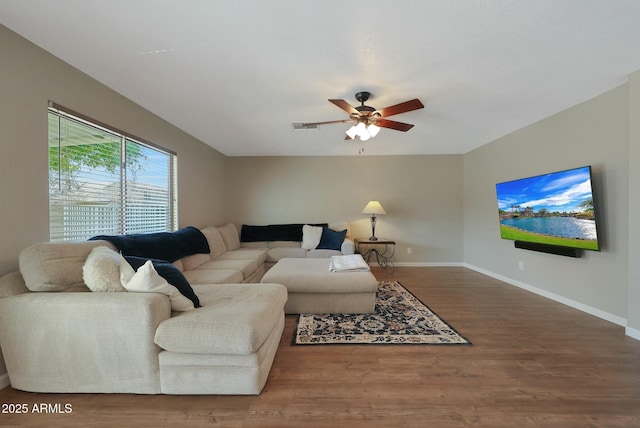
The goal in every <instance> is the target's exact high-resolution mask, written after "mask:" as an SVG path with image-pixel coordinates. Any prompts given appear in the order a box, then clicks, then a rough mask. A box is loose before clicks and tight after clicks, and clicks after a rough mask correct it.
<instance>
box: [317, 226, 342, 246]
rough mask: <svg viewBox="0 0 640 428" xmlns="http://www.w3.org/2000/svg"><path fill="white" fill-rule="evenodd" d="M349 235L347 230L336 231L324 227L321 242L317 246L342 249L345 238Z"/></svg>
mask: <svg viewBox="0 0 640 428" xmlns="http://www.w3.org/2000/svg"><path fill="white" fill-rule="evenodd" d="M346 236H347V230H346V229H345V230H342V231H339V232H337V231H335V230H333V229H329V228H328V227H323V228H322V237H321V238H320V243H319V244H318V246H317V247H316V248H317V249H318V250H338V251H339V250H340V247H341V246H342V242H343V241H344V238H345V237H346Z"/></svg>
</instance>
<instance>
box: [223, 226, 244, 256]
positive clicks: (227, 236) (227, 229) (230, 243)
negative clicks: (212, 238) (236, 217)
mask: <svg viewBox="0 0 640 428" xmlns="http://www.w3.org/2000/svg"><path fill="white" fill-rule="evenodd" d="M218 232H220V235H222V240H223V241H224V245H225V246H226V247H227V251H233V250H237V249H238V248H240V236H239V235H238V229H236V226H235V225H234V224H233V223H229V224H227V225H225V226H222V227H219V228H218Z"/></svg>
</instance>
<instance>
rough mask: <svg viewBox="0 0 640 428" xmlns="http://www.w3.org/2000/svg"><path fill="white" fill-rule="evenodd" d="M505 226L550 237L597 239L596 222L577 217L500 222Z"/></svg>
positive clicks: (513, 219)
mask: <svg viewBox="0 0 640 428" xmlns="http://www.w3.org/2000/svg"><path fill="white" fill-rule="evenodd" d="M500 223H501V224H504V225H505V226H510V227H515V228H516V229H520V230H526V231H527V232H532V233H539V234H542V235H549V236H560V237H563V238H571V239H596V238H597V235H596V222H595V221H593V220H585V219H580V218H575V217H524V218H522V217H521V218H505V219H502V220H500Z"/></svg>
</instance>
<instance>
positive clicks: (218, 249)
mask: <svg viewBox="0 0 640 428" xmlns="http://www.w3.org/2000/svg"><path fill="white" fill-rule="evenodd" d="M202 233H203V234H204V236H206V237H207V242H208V243H209V248H210V249H211V260H213V259H217V258H218V257H220V256H221V255H223V254H224V253H226V252H227V247H226V245H224V240H223V239H222V235H220V232H218V229H217V228H215V227H207V228H205V229H202Z"/></svg>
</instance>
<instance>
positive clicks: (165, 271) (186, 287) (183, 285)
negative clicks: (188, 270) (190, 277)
mask: <svg viewBox="0 0 640 428" xmlns="http://www.w3.org/2000/svg"><path fill="white" fill-rule="evenodd" d="M124 258H125V260H126V261H128V262H129V264H130V265H131V267H132V268H133V269H134V270H136V271H137V270H138V268H139V267H140V266H142V265H143V264H145V263H146V262H147V260H151V263H153V267H154V269H155V270H156V272H158V275H160V276H161V277H163V278H164V279H165V281H167V282H168V283H169V284H171V285H173V286H174V287H176V288H177V289H178V291H179V292H180V294H182V295H183V296H184V297H186V298H187V299H189V300H191V301H192V302H193V306H194V307H196V308H199V307H200V299H198V296H196V293H195V291H193V288H191V284H189V281H187V278H185V277H184V275H183V274H182V272H180V270H179V269H178V268H177V267H175V266H174V265H173V264H171V263H169V262H168V261H166V260H158V259H148V258H144V257H136V256H125V257H124Z"/></svg>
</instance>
